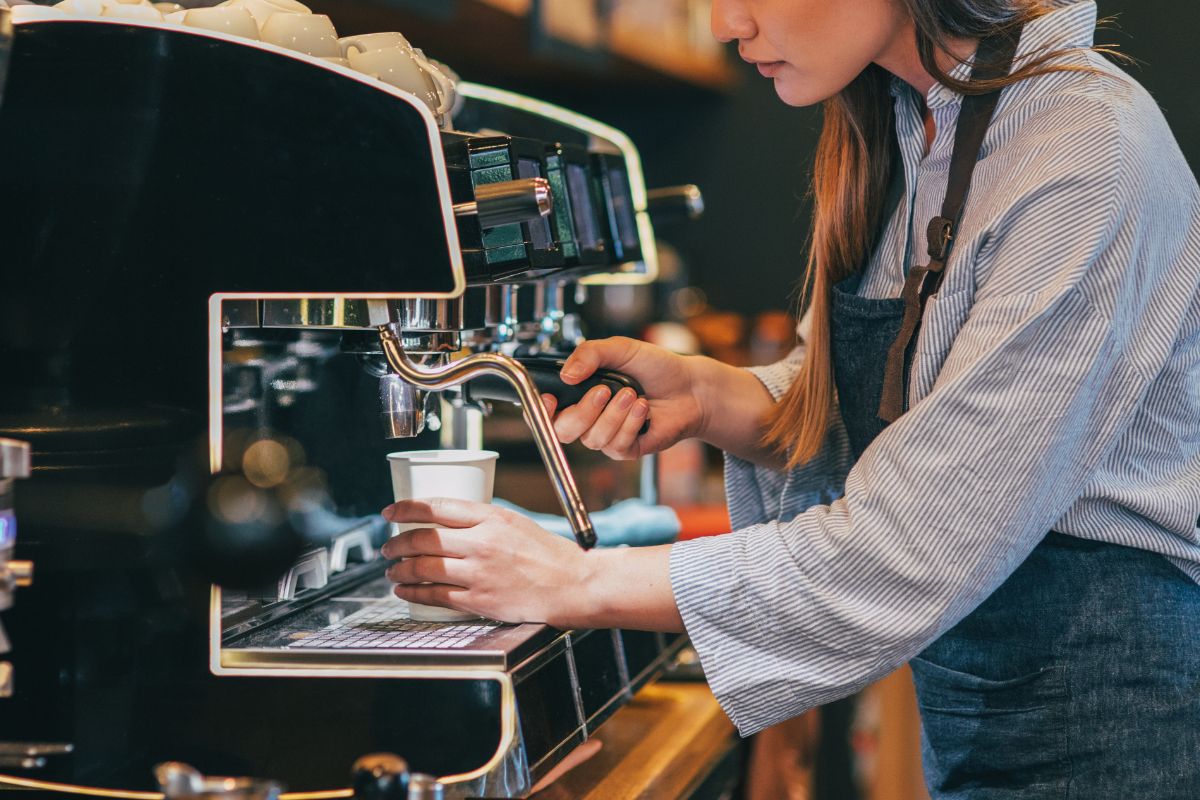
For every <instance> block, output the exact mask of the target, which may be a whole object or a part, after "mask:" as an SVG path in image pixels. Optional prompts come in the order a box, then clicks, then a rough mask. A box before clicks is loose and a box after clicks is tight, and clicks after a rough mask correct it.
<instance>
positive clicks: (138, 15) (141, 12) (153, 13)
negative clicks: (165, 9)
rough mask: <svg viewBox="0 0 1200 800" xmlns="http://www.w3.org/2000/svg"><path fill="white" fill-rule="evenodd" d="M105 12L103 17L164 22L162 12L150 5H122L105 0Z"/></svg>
mask: <svg viewBox="0 0 1200 800" xmlns="http://www.w3.org/2000/svg"><path fill="white" fill-rule="evenodd" d="M101 5H103V6H104V11H103V13H102V14H101V16H105V17H118V18H120V19H138V20H145V21H146V22H162V18H163V16H162V12H160V11H159V10H158V9H157V8H155V7H154V6H152V5H150V4H149V3H120V2H111V0H103V2H102V3H101Z"/></svg>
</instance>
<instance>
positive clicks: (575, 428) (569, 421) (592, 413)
mask: <svg viewBox="0 0 1200 800" xmlns="http://www.w3.org/2000/svg"><path fill="white" fill-rule="evenodd" d="M611 398H612V389H609V388H608V387H607V386H597V387H595V388H593V389H592V390H591V391H589V392H588V393H587V394H585V395H584V396H583V399H582V400H580V401H579V402H578V403H576V404H575V405H573V406H571V407H570V408H565V409H563V410H562V412H561V413H560V414H559V415H558V419H556V420H555V421H554V432H555V433H557V434H558V438H559V441H561V442H563V443H564V444H570V443H571V442H573V441H575V440H576V439H578V438H579V437H580V436H582V435H583V434H584V433H585V432H587V430H588V429H589V428H591V427H592V425H594V424H595V423H596V420H598V419H599V418H600V415H601V414H602V413H603V412H604V407H605V406H607V405H608V401H609V400H610V399H611Z"/></svg>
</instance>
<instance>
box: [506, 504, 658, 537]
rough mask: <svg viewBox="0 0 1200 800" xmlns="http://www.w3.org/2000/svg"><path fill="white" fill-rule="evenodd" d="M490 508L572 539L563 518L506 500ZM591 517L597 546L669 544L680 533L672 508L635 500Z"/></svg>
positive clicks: (595, 513) (592, 514)
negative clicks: (505, 510) (522, 517)
mask: <svg viewBox="0 0 1200 800" xmlns="http://www.w3.org/2000/svg"><path fill="white" fill-rule="evenodd" d="M492 505H496V506H501V507H503V508H508V509H511V510H512V511H518V512H520V513H521V514H524V515H525V516H527V517H529V518H530V519H532V520H533V521H534V522H536V523H537V524H538V525H541V526H542V527H543V528H545V529H546V530H548V531H550V532H551V533H554V534H557V535H559V536H563V537H565V538H567V539H574V538H575V534H574V533H573V532H572V531H571V524H570V523H569V522H567V519H566V517H560V516H556V515H555V514H537V513H534V512H532V511H526V510H525V509H523V508H521V507H520V506H518V505H514V504H513V503H510V502H508V501H507V500H500V499H496V500H493V501H492ZM591 518H592V527H593V528H595V529H596V540H597V545H598V546H600V547H620V546H621V545H630V546H632V547H642V546H645V545H653V544H669V543H670V542H673V541H675V537H676V536H678V535H679V530H680V525H679V517H678V516H677V515H676V514H675V511H674V509H671V508H669V507H667V506H655V505H650V504H649V503H647V502H645V501H644V500H639V499H638V498H636V497H635V498H630V499H629V500H622V501H620V502H619V503H614V504H612V505H611V506H609V507H608V508H606V509H604V510H603V511H594V512H592V513H591Z"/></svg>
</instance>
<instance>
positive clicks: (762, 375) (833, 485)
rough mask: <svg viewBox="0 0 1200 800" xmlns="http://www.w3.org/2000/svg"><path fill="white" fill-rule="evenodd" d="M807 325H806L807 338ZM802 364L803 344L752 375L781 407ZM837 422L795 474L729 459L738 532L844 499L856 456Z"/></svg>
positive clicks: (730, 499)
mask: <svg viewBox="0 0 1200 800" xmlns="http://www.w3.org/2000/svg"><path fill="white" fill-rule="evenodd" d="M806 319H807V318H806ZM803 325H804V322H803V321H802V322H801V335H802V336H803ZM803 359H804V345H803V344H801V345H800V346H799V347H797V348H795V349H794V350H793V351H792V352H791V353H789V354H788V356H787V358H785V359H783V360H782V361H778V362H776V363H774V364H769V365H767V366H765V367H750V368H749V371H750V372H751V373H752V374H753V375H754V376H755V377H756V378H758V379H759V381H761V382H762V384H763V386H765V387H766V389H767V391H768V392H770V393H771V397H773V398H774V399H775V400H776V402H778V401H779V400H780V398H782V397H783V395H784V394H786V393H787V391H788V389H789V388H790V387H791V385H792V383H793V382H794V381H795V379H796V375H797V373H798V372H799V370H800V364H801V362H802V360H803ZM833 417H834V419H832V420H831V424H830V430H829V433H828V435H827V436H826V439H825V442H824V444H823V445H822V448H821V450H820V452H819V453H818V454H817V455H816V456H815V457H814V458H813V459H812V460H811V461H809V462H808V463H806V464H803V465H801V466H800V467H797V468H796V469H792V470H773V469H770V468H768V467H762V466H758V465H756V464H753V463H751V462H749V461H745V460H743V459H741V458H738V457H737V456H735V455H732V454H730V453H726V454H725V499H726V502H727V504H728V505H729V517H730V522H731V523H732V525H733V527H734V528H735V529H737V528H744V527H748V526H750V525H755V524H758V523H762V522H765V521H767V520H782V521H786V520H789V519H791V518H793V517H795V516H796V515H797V514H799V513H801V512H802V511H805V510H806V509H808V508H811V507H812V506H814V505H816V504H818V503H829V502H832V501H833V500H834V499H836V498H837V497H840V496H841V493H842V486H843V483H844V481H845V479H846V473H847V472H848V471H849V470H850V462H851V461H852V457H851V454H850V443H849V439H848V438H847V436H846V433H845V428H844V427H843V426H842V424H841V418H840V416H839V415H838V414H836V413H834V414H833Z"/></svg>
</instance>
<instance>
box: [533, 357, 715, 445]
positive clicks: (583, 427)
mask: <svg viewBox="0 0 1200 800" xmlns="http://www.w3.org/2000/svg"><path fill="white" fill-rule="evenodd" d="M699 360H700V359H697V358H691V357H687V356H681V355H676V354H675V353H672V352H670V351H667V350H664V349H663V348H661V347H657V346H655V345H652V344H649V343H647V342H641V341H638V340H636V339H628V338H626V337H623V336H617V337H614V338H611V339H596V340H593V341H587V342H584V343H582V344H581V345H579V347H577V348H576V349H575V351H574V352H573V353H572V354H571V356H570V358H568V359H567V361H566V364H564V365H563V369H562V379H563V382H564V383H568V384H571V385H574V384H577V383H579V382H581V381H583V380H586V379H587V378H588V377H589V376H590V375H592V374H593V373H594V372H595V371H596V370H597V369H601V368H603V369H610V370H615V371H617V372H623V373H625V374H626V375H628V376H630V377H631V378H633V379H634V380H636V381H637V382H638V383H640V384H641V385H642V388H643V389H644V390H645V392H646V394H645V396H644V397H641V398H638V397H637V396H636V395H635V393H634V391H633V390H632V389H629V388H625V389H621V390H620V391H619V392H617V394H616V396H615V397H614V396H613V395H612V392H611V390H609V389H608V388H607V387H605V386H597V387H595V388H593V389H592V390H591V391H590V392H588V393H587V394H586V395H584V397H583V399H582V400H581V401H580V402H578V403H576V404H575V405H573V406H570V407H568V408H564V409H563V410H562V411H561V412H559V413H558V415H557V416H555V411H556V410H557V401H556V400H555V398H554V397H553V396H551V395H542V401H543V402H544V403H545V404H546V408H547V409H548V410H549V411H550V415H551V416H552V417H554V430H555V432H556V433H557V434H558V438H559V439H560V440H562V441H563V442H564V443H570V442H574V441H576V440H579V442H580V443H582V444H583V445H584V446H585V447H589V448H591V449H592V450H599V451H601V452H603V453H604V454H605V455H607V456H608V457H609V458H612V459H616V460H628V459H634V458H638V457H639V456H643V455H646V454H647V453H657V452H658V451H660V450H665V449H666V448H668V447H670V446H671V445H673V444H675V443H676V442H678V441H680V440H681V439H687V438H689V437H692V436H697V435H699V433H700V431H701V429H702V427H703V421H704V409H703V408H702V407H701V399H700V395H701V392H700V391H699V387H698V386H697V385H696V383H697V373H698V370H697V366H698V363H697V362H698V361H699ZM647 417H649V419H650V426H649V428H648V430H647V431H646V432H645V433H644V434H640V435H639V431H640V430H641V429H642V427H643V426H644V425H645V422H646V418H647Z"/></svg>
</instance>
